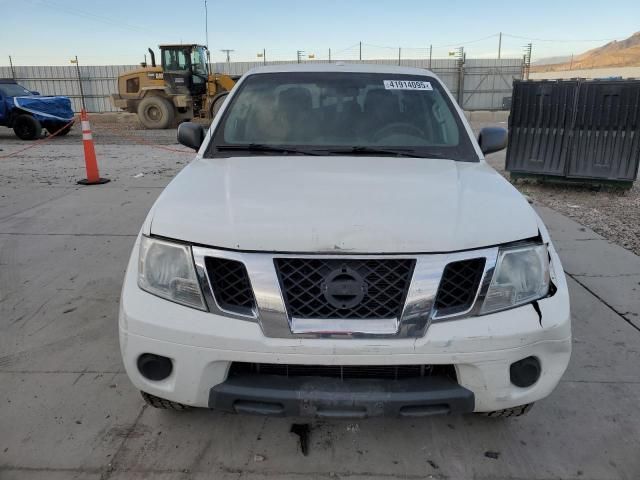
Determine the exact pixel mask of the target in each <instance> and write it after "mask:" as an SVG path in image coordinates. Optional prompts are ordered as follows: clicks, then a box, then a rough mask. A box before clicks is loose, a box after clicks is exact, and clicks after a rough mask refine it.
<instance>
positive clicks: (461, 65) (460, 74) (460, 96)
mask: <svg viewBox="0 0 640 480" xmlns="http://www.w3.org/2000/svg"><path fill="white" fill-rule="evenodd" d="M459 55H460V58H459V59H458V92H457V93H458V105H460V108H462V105H463V103H464V60H465V55H464V47H460V49H459Z"/></svg>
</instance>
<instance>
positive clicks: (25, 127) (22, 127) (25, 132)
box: [13, 113, 42, 140]
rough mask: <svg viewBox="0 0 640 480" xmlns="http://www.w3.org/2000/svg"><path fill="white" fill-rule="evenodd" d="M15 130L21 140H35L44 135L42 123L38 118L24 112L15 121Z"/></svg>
mask: <svg viewBox="0 0 640 480" xmlns="http://www.w3.org/2000/svg"><path fill="white" fill-rule="evenodd" d="M13 132H14V133H15V134H16V136H17V137H18V138H19V139H21V140H35V139H37V138H40V136H41V135H42V125H41V124H40V122H39V121H38V119H37V118H34V117H32V116H31V115H29V114H26V113H23V114H22V115H18V116H17V117H16V119H15V120H14V121H13Z"/></svg>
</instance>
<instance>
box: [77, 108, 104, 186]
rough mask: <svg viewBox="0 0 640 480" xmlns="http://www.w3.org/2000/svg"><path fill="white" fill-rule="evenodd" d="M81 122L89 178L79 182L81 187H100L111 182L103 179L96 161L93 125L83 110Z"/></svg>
mask: <svg viewBox="0 0 640 480" xmlns="http://www.w3.org/2000/svg"><path fill="white" fill-rule="evenodd" d="M80 121H81V123H82V144H83V146H84V163H85V165H86V167H87V178H83V179H82V180H78V183H79V184H81V185H100V184H102V183H107V182H110V181H111V180H109V179H108V178H101V177H100V172H99V171H98V161H97V160H96V151H95V148H94V147H93V136H92V135H91V125H89V117H88V116H87V112H86V111H85V110H84V108H83V109H82V111H81V112H80Z"/></svg>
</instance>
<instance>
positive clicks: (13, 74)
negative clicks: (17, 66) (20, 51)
mask: <svg viewBox="0 0 640 480" xmlns="http://www.w3.org/2000/svg"><path fill="white" fill-rule="evenodd" d="M9 66H10V67H11V78H13V79H14V80H15V79H16V71H15V70H14V69H13V61H12V60H11V55H9Z"/></svg>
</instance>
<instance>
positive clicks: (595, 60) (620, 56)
mask: <svg viewBox="0 0 640 480" xmlns="http://www.w3.org/2000/svg"><path fill="white" fill-rule="evenodd" d="M549 60H552V59H549ZM540 63H541V62H536V63H535V64H533V65H532V66H531V71H532V72H556V71H560V70H579V69H587V68H605V67H636V66H640V32H636V33H634V34H633V35H631V36H630V37H629V38H627V39H625V40H621V41H619V42H618V41H616V40H614V41H613V42H609V43H607V44H606V45H603V46H602V47H598V48H594V49H593V50H589V51H587V52H585V53H582V54H580V55H576V56H574V57H573V61H571V60H565V61H564V62H561V63H556V62H555V61H553V60H552V61H547V62H545V64H542V65H541V64H540Z"/></svg>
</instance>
